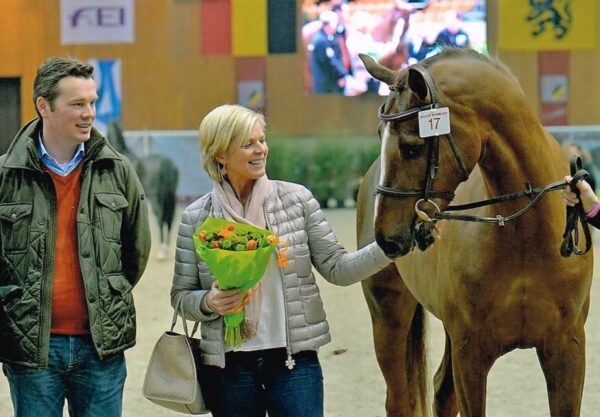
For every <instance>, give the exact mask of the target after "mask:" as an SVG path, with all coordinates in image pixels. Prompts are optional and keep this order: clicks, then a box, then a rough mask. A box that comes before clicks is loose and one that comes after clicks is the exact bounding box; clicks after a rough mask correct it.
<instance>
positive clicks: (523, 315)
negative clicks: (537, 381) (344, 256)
mask: <svg viewBox="0 0 600 417" xmlns="http://www.w3.org/2000/svg"><path fill="white" fill-rule="evenodd" d="M361 58H362V59H363V61H364V62H365V65H366V66H367V69H368V70H369V72H370V73H371V75H372V76H373V77H375V78H376V79H378V80H380V81H382V82H385V83H386V84H388V85H390V87H391V92H390V94H389V96H388V97H387V99H386V101H385V103H384V104H383V105H382V107H381V108H380V109H379V118H380V119H381V122H380V125H379V136H380V139H381V154H380V157H379V159H378V160H377V161H376V162H375V163H374V164H373V165H372V166H371V168H370V169H369V171H368V173H367V174H366V176H365V178H364V180H363V182H362V185H361V188H360V190H359V195H358V206H357V230H358V244H359V246H364V245H366V244H367V243H368V242H372V241H374V240H376V241H377V242H379V244H380V246H381V247H382V248H383V249H384V251H385V252H386V253H387V254H388V256H390V257H394V258H396V262H395V265H394V264H392V265H391V266H389V267H388V268H386V269H384V270H382V271H381V272H379V273H378V274H377V275H374V276H372V277H371V278H369V279H368V280H366V281H364V282H363V291H364V294H365V297H366V300H367V304H368V306H369V310H370V313H371V319H372V322H373V332H374V343H375V351H376V354H377V359H378V362H379V364H380V368H381V370H382V373H383V375H384V378H385V381H386V385H387V400H386V410H387V415H388V416H390V417H391V416H403V417H408V416H422V415H423V416H426V415H429V413H430V412H431V410H433V412H434V413H435V415H436V416H438V417H451V416H452V417H454V416H456V415H457V414H458V413H459V412H460V415H461V417H482V416H485V415H486V386H487V376H488V373H489V371H490V369H491V367H492V365H493V364H494V362H495V361H496V360H497V359H498V358H499V357H500V356H502V355H504V354H506V353H508V352H510V351H512V350H514V349H529V348H533V349H535V351H536V353H537V357H538V359H539V363H540V366H541V369H542V371H543V374H544V377H545V380H546V386H547V393H548V399H549V410H550V415H551V416H552V417H577V416H579V415H580V408H581V399H582V393H583V385H584V375H585V361H586V360H585V358H586V355H585V345H586V339H585V329H584V324H585V321H586V318H587V314H588V309H589V303H590V286H591V281H592V269H593V254H592V252H588V253H587V254H585V255H583V256H579V257H577V256H571V257H563V256H561V254H560V242H561V241H562V233H563V230H564V228H565V206H564V203H563V201H562V199H561V197H560V195H559V194H558V193H549V194H546V195H544V196H543V197H542V198H540V199H539V201H538V202H537V204H536V205H535V206H533V208H532V209H531V210H530V211H528V212H527V213H526V214H524V215H523V216H521V217H518V218H516V219H514V220H512V221H510V222H506V223H505V224H502V223H503V222H501V221H500V219H501V218H505V217H506V216H510V215H511V214H512V213H516V212H518V211H519V210H520V209H521V208H522V207H523V206H525V205H526V204H527V201H525V202H524V201H523V200H509V201H502V202H500V203H498V204H493V205H487V206H483V207H478V208H477V209H476V210H474V211H473V212H471V213H474V214H473V215H476V216H480V218H486V219H490V220H491V221H490V222H489V223H494V220H495V219H498V224H486V223H483V222H464V221H456V220H455V221H445V222H443V224H442V226H441V229H442V230H441V235H442V238H441V239H438V237H439V236H438V228H439V227H440V226H439V224H438V225H436V223H435V222H436V220H437V218H436V215H437V216H439V218H441V219H443V218H444V217H443V216H442V215H444V214H448V213H449V212H448V211H447V209H448V207H449V206H450V201H452V200H453V203H454V204H464V203H467V202H469V203H470V202H476V201H481V200H486V199H489V198H492V197H495V196H500V195H506V194H510V193H514V192H517V191H521V190H523V188H524V187H525V184H531V186H533V187H534V188H535V187H538V188H539V187H544V186H546V185H548V184H551V183H558V186H559V187H562V184H561V183H560V181H561V180H562V178H563V177H564V176H565V175H566V174H567V173H568V166H567V163H566V161H565V158H564V157H563V155H562V153H561V151H560V147H559V145H558V142H557V141H556V140H555V139H554V138H553V137H551V136H550V135H549V134H548V133H547V132H546V130H545V129H544V128H543V127H542V125H541V124H540V122H539V120H538V118H537V115H536V113H535V112H534V110H533V109H532V107H531V106H530V105H529V104H528V103H527V100H526V98H525V96H524V94H523V91H522V89H521V87H520V86H519V84H518V82H517V81H516V79H515V77H514V76H513V75H512V74H511V73H510V72H509V70H508V69H507V68H506V67H505V66H503V65H502V64H500V63H499V62H497V61H495V60H492V59H490V58H488V57H485V56H483V55H480V54H478V53H476V52H474V51H471V50H456V49H449V50H445V51H443V52H442V53H441V54H439V55H436V56H433V57H431V58H428V59H426V60H424V61H423V62H421V63H420V65H415V66H413V67H409V68H404V69H402V70H400V71H392V70H390V69H388V68H385V67H383V66H382V65H380V64H379V63H377V62H375V61H373V60H372V59H370V58H369V57H367V56H362V57H361ZM435 106H437V107H438V108H445V107H447V108H448V109H449V115H450V134H448V135H440V136H435V135H434V136H432V137H422V136H425V135H421V134H420V133H419V119H420V118H421V116H419V114H418V112H419V111H422V110H427V109H430V108H432V107H435ZM428 120H431V118H430V119H428ZM373 192H376V193H377V196H376V197H375V201H374V202H373ZM445 210H446V211H445ZM499 215H500V216H503V217H500V218H498V217H497V216H499ZM446 218H448V217H446ZM580 232H581V230H580ZM416 248H418V249H419V250H416ZM424 309H426V310H427V311H429V312H431V314H433V316H435V317H437V318H438V319H439V320H441V322H442V324H443V327H444V331H445V336H446V343H445V352H444V355H443V358H442V361H441V363H440V365H439V368H438V369H437V372H436V373H435V376H434V380H433V382H434V397H433V400H434V404H433V407H432V406H431V405H430V404H428V401H429V397H428V396H427V390H428V386H427V385H428V384H427V382H428V378H427V376H428V375H427V374H426V366H425V365H426V354H425V353H426V352H425V348H426V344H425V342H424V335H425V334H426V329H425V323H426V321H425V310H424Z"/></svg>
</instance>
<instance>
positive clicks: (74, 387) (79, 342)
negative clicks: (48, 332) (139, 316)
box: [3, 335, 127, 417]
mask: <svg viewBox="0 0 600 417" xmlns="http://www.w3.org/2000/svg"><path fill="white" fill-rule="evenodd" d="M3 371H4V374H5V375H6V377H7V378H8V383H9V385H10V396H11V398H12V403H13V407H14V411H15V417H42V416H43V417H62V415H63V408H64V403H65V399H66V400H67V402H68V406H69V415H70V416H71V417H120V416H121V409H122V400H123V386H124V384H125V377H126V376H127V371H126V369H125V356H124V355H123V353H120V354H118V355H116V356H113V357H110V358H108V359H105V360H100V358H99V357H98V354H97V353H96V349H95V348H94V344H93V342H92V340H91V337H90V336H59V335H52V336H51V337H50V351H49V357H48V368H45V369H33V368H26V367H23V366H18V365H7V364H5V365H4V366H3Z"/></svg>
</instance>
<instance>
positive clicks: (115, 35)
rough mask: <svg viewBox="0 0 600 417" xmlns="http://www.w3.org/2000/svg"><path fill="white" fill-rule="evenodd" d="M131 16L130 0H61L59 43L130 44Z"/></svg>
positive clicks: (133, 12) (131, 4)
mask: <svg viewBox="0 0 600 417" xmlns="http://www.w3.org/2000/svg"><path fill="white" fill-rule="evenodd" d="M134 17H135V9H134V4H133V0H86V1H81V0H61V1H60V28H61V43H62V44H63V45H76V44H92V43H93V44H101V43H107V44H110V43H133V41H134V28H135V24H134Z"/></svg>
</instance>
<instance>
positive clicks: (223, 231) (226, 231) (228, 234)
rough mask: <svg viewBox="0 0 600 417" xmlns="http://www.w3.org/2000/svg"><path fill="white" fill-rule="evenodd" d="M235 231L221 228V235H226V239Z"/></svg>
mask: <svg viewBox="0 0 600 417" xmlns="http://www.w3.org/2000/svg"><path fill="white" fill-rule="evenodd" d="M234 234H235V233H233V231H232V230H229V229H221V230H219V236H221V237H224V238H225V239H227V238H228V237H230V236H233V235H234Z"/></svg>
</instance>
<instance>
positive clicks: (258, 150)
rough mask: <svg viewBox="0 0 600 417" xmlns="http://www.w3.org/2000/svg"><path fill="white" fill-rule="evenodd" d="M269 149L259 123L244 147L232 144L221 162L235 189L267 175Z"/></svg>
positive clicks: (243, 144) (244, 142)
mask: <svg viewBox="0 0 600 417" xmlns="http://www.w3.org/2000/svg"><path fill="white" fill-rule="evenodd" d="M268 153H269V147H268V146H267V141H266V140H265V132H264V130H263V128H262V126H261V125H260V124H259V123H256V124H255V125H254V128H253V129H252V132H250V137H248V138H247V139H246V140H243V141H242V145H241V146H239V145H237V144H233V143H232V144H230V145H229V148H228V149H227V152H226V154H225V157H224V158H221V159H220V160H219V162H221V163H222V164H223V165H225V169H226V170H227V177H228V179H229V182H230V183H231V185H233V186H234V188H236V186H237V187H243V186H244V184H245V183H247V182H249V181H252V182H253V181H254V180H256V179H258V178H260V177H262V176H263V175H265V174H266V167H267V154H268Z"/></svg>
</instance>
